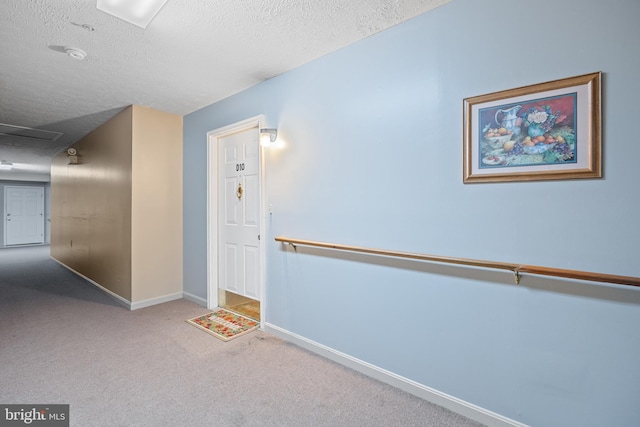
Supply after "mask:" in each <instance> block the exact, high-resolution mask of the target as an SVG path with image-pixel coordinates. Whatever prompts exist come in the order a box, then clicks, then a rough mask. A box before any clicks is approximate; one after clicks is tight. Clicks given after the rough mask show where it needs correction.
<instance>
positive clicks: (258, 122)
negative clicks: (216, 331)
mask: <svg viewBox="0 0 640 427" xmlns="http://www.w3.org/2000/svg"><path fill="white" fill-rule="evenodd" d="M264 127H265V117H264V115H262V114H261V115H258V116H254V117H251V118H249V119H246V120H242V121H240V122H236V123H233V124H230V125H228V126H224V127H221V128H218V129H214V130H211V131H209V132H207V308H208V309H214V308H216V307H217V306H218V286H219V284H218V217H219V215H218V148H219V140H220V139H221V138H224V137H225V136H228V135H230V134H234V133H238V132H242V131H245V130H249V129H253V128H257V129H258V135H257V137H258V139H257V141H256V143H257V144H258V156H259V159H258V179H259V184H258V186H259V188H260V204H259V205H260V214H259V215H260V240H259V244H258V248H259V249H258V250H259V260H260V271H258V283H259V286H260V292H259V294H260V307H261V309H260V317H261V319H260V328H262V325H263V324H264V322H263V319H264V312H265V310H264V308H265V307H266V304H265V297H266V289H265V276H266V275H265V271H266V268H265V261H266V254H265V248H266V245H265V237H266V234H267V233H266V220H265V212H266V209H265V206H266V204H265V202H266V200H265V199H266V197H265V194H266V191H265V177H264V173H265V168H264V147H262V146H261V145H260V140H259V137H260V135H259V131H260V129H262V128H264Z"/></svg>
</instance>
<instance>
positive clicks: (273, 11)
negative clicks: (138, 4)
mask: <svg viewBox="0 0 640 427" xmlns="http://www.w3.org/2000/svg"><path fill="white" fill-rule="evenodd" d="M449 1H451V0H244V1H237V0H169V1H168V3H167V4H166V5H165V7H164V8H163V9H162V10H161V11H160V13H158V15H157V16H156V17H155V19H154V20H153V21H152V22H151V24H150V25H149V26H148V27H147V28H146V29H144V30H143V29H141V28H139V27H136V26H134V25H131V24H129V23H126V22H124V21H122V20H119V19H117V18H115V17H113V16H111V15H108V14H106V13H104V12H102V11H99V10H97V9H96V2H95V0H2V1H1V2H0V123H5V124H10V125H16V126H23V127H33V128H38V129H44V130H51V131H57V132H62V133H63V136H62V137H60V138H58V139H57V140H56V141H55V142H37V141H33V140H22V139H16V138H11V137H6V136H0V160H9V161H12V162H13V163H14V164H16V167H15V168H14V170H13V171H11V172H9V174H11V176H8V175H6V174H7V172H4V173H5V175H2V174H1V173H2V172H0V179H20V175H19V174H20V173H21V172H23V173H42V174H45V175H48V173H49V166H50V160H49V159H50V158H51V156H53V155H55V154H57V153H58V152H60V151H61V150H63V149H64V148H66V147H68V146H69V145H71V144H73V143H74V142H75V141H77V140H78V139H80V138H82V137H83V136H84V135H86V134H87V133H88V132H90V131H92V130H93V129H95V128H96V127H97V126H99V125H101V124H102V123H104V122H105V121H106V120H108V119H110V118H111V117H112V116H113V115H114V114H116V113H117V112H118V111H120V110H121V109H122V108H124V107H126V106H128V105H131V104H137V105H144V106H148V107H152V108H155V109H158V110H161V111H166V112H169V113H174V114H179V115H185V114H188V113H190V112H192V111H195V110H197V109H199V108H202V107H204V106H206V105H209V104H211V103H213V102H215V101H218V100H220V99H223V98H225V97H227V96H230V95H232V94H234V93H237V92H239V91H242V90H244V89H246V88H248V87H250V86H253V85H255V84H257V83H259V82H261V81H263V80H266V79H269V78H271V77H274V76H276V75H278V74H281V73H283V72H285V71H287V70H290V69H292V68H295V67H297V66H299V65H302V64H304V63H307V62H309V61H311V60H313V59H315V58H318V57H320V56H322V55H325V54H327V53H329V52H332V51H334V50H337V49H339V48H341V47H344V46H346V45H348V44H350V43H353V42H355V41H357V40H359V39H362V38H364V37H367V36H369V35H371V34H374V33H376V32H378V31H381V30H384V29H385V28H388V27H391V26H393V25H396V24H398V23H400V22H402V21H405V20H407V19H409V18H412V17H414V16H417V15H419V14H422V13H424V12H426V11H428V10H431V9H433V8H435V7H437V6H440V5H442V4H444V3H447V2H449ZM92 28H93V31H92V30H91V29H92ZM64 47H75V48H79V49H82V50H84V51H85V52H86V53H87V55H88V56H87V58H86V59H85V60H83V61H78V60H76V59H73V58H71V57H69V56H67V55H66V54H65V53H64ZM21 163H24V164H21ZM27 164H29V166H27ZM24 176H25V177H26V176H27V175H24Z"/></svg>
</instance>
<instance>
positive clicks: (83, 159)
mask: <svg viewBox="0 0 640 427" xmlns="http://www.w3.org/2000/svg"><path fill="white" fill-rule="evenodd" d="M131 129H132V115H131V108H127V109H125V110H124V111H122V112H121V113H119V114H117V115H116V116H115V117H114V118H113V119H111V120H110V121H108V122H107V123H105V124H104V125H102V126H100V127H98V128H97V129H96V130H94V131H93V132H91V133H89V134H88V135H87V136H86V137H84V138H82V139H81V140H80V141H78V142H77V143H75V144H73V147H74V148H76V150H77V151H78V155H79V162H78V164H75V165H70V164H68V158H67V156H66V154H65V153H61V154H59V155H58V156H56V157H55V158H54V159H53V161H52V165H51V256H52V257H53V258H55V259H56V260H58V261H60V262H61V263H63V264H65V265H67V266H68V267H70V268H72V269H73V270H75V271H77V272H78V273H80V274H82V275H84V276H86V277H88V278H89V279H91V280H93V281H94V282H96V283H98V284H99V285H100V286H102V287H104V288H106V289H108V290H110V291H111V292H114V293H115V294H117V295H119V296H121V297H122V298H124V299H126V300H128V301H130V300H131V214H130V212H131Z"/></svg>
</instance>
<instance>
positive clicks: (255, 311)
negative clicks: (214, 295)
mask: <svg viewBox="0 0 640 427" xmlns="http://www.w3.org/2000/svg"><path fill="white" fill-rule="evenodd" d="M218 305H219V306H220V307H222V308H226V309H227V310H231V311H235V312H236V313H238V314H242V315H243V316H246V317H249V318H251V319H253V320H257V321H258V322H259V321H260V301H258V300H255V299H253V298H248V297H245V296H243V295H238V294H236V293H233V292H229V291H227V290H225V289H218Z"/></svg>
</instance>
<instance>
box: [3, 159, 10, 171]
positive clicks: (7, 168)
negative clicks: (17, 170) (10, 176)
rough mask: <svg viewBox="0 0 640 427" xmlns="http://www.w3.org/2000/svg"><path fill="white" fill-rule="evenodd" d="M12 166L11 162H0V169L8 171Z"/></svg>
mask: <svg viewBox="0 0 640 427" xmlns="http://www.w3.org/2000/svg"><path fill="white" fill-rule="evenodd" d="M12 168H13V163H11V162H8V161H6V160H3V161H1V162H0V171H10V170H11V169H12Z"/></svg>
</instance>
